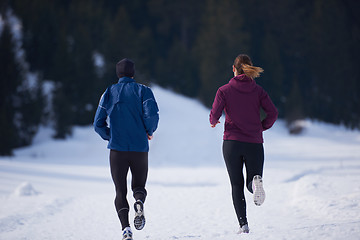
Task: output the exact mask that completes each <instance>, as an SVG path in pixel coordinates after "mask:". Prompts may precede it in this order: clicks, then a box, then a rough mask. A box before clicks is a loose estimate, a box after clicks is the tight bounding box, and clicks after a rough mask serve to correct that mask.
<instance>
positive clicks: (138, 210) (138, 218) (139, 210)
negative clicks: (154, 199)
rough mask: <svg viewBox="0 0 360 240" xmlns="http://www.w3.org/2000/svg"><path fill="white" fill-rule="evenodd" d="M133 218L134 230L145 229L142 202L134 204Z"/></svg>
mask: <svg viewBox="0 0 360 240" xmlns="http://www.w3.org/2000/svg"><path fill="white" fill-rule="evenodd" d="M134 209H135V218H134V226H135V229H136V230H141V229H143V228H144V227H145V216H144V205H143V203H142V202H135V204H134Z"/></svg>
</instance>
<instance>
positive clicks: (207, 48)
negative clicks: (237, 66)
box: [194, 0, 249, 106]
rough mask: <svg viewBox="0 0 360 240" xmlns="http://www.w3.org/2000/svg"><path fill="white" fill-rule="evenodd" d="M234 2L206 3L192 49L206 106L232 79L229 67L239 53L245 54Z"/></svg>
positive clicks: (245, 39) (243, 34)
mask: <svg viewBox="0 0 360 240" xmlns="http://www.w3.org/2000/svg"><path fill="white" fill-rule="evenodd" d="M234 9H235V10H234ZM237 10H240V4H239V3H238V1H235V0H224V1H215V0H208V1H207V5H206V9H205V11H204V14H203V21H202V25H201V27H200V29H201V30H200V32H199V35H198V38H197V42H196V46H195V48H194V51H195V54H196V56H197V60H198V68H199V77H200V80H201V89H200V98H201V99H202V100H203V102H204V103H205V104H206V105H208V106H209V105H210V104H211V103H212V101H213V99H214V96H215V93H216V89H217V88H218V87H220V86H221V85H223V84H225V83H227V82H228V81H229V79H230V78H231V77H232V76H233V73H232V64H233V62H234V59H235V58H236V56H237V55H238V54H240V53H247V51H248V49H249V46H248V38H249V36H248V34H247V33H246V32H244V31H243V19H242V17H241V15H240V14H239V13H238V11H237Z"/></svg>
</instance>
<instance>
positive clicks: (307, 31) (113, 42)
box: [1, 0, 360, 139]
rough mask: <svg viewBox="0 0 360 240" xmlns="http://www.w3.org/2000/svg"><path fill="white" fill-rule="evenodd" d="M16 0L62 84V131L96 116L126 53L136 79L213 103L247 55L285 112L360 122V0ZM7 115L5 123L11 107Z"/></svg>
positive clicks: (38, 58) (49, 76) (36, 47)
mask: <svg viewBox="0 0 360 240" xmlns="http://www.w3.org/2000/svg"><path fill="white" fill-rule="evenodd" d="M9 3H10V4H11V6H10V7H11V8H12V9H13V10H14V13H15V14H16V15H17V16H18V17H19V18H20V19H21V21H22V30H23V40H22V41H23V48H24V50H25V53H26V62H28V63H29V67H30V70H31V71H38V72H41V73H42V75H43V77H44V79H46V80H50V81H52V82H53V83H54V86H55V91H54V96H53V98H52V99H53V102H52V106H53V111H54V112H53V114H52V116H53V117H54V119H52V120H53V122H54V123H55V128H56V137H58V138H64V137H66V136H67V135H69V134H71V127H72V126H73V125H86V124H90V123H91V122H92V120H93V115H94V112H95V110H96V107H97V103H98V100H99V97H100V95H101V93H102V92H103V91H104V90H105V88H106V86H108V85H109V84H112V83H115V82H116V81H117V77H116V75H115V64H116V62H117V61H119V60H120V59H122V58H124V57H128V58H131V59H133V60H134V61H135V63H136V76H135V77H136V80H137V81H140V82H142V83H149V82H154V83H157V84H160V85H161V86H164V87H168V88H171V89H173V90H175V91H177V92H180V93H183V94H186V95H188V96H191V97H196V98H199V99H200V100H201V101H202V102H203V103H204V104H205V105H206V106H211V103H212V101H213V99H214V95H215V92H216V90H217V89H218V87H220V86H221V85H223V84H225V83H227V82H228V81H229V79H230V78H231V77H232V74H233V73H232V64H233V61H234V59H235V57H236V56H237V55H238V54H240V53H246V54H248V55H250V56H251V58H252V60H253V62H254V65H256V66H259V67H262V68H264V70H265V71H264V73H263V74H262V76H261V77H260V78H259V79H257V81H258V83H259V84H260V85H261V86H263V87H264V88H265V90H266V91H267V92H268V93H269V95H270V96H271V97H272V99H273V101H274V103H275V104H276V106H277V107H278V109H279V112H280V117H283V118H286V119H294V118H295V119H296V118H300V117H307V118H315V119H319V120H323V121H327V122H333V123H342V124H344V125H346V126H348V127H352V128H360V112H359V111H358V110H357V109H358V108H359V107H358V106H359V104H360V94H359V92H360V84H359V82H360V81H359V80H360V79H359V78H360V68H359V67H358V65H359V62H360V45H359V42H360V17H359V16H360V15H359V14H358V13H357V9H359V8H360V2H359V1H351V0H344V1H337V0H326V1H325V0H314V1H300V0H287V1H284V0H273V1H261V0H243V1H237V0H222V1H219V0H199V1H191V0H182V1H178V0H174V1H166V0H148V1H142V0H132V1H125V0H121V1H117V0H78V1H71V0H54V1H47V0H13V1H9ZM1 9H4V6H2V8H1ZM3 35H4V34H3ZM3 37H4V36H3ZM2 44H4V43H2ZM95 53H96V54H99V55H100V56H102V58H103V65H102V66H100V70H99V67H96V66H94V54H95ZM2 54H5V52H4V53H2ZM5 58H6V57H5ZM9 62H10V61H9ZM8 64H9V63H8ZM13 79H19V80H17V81H20V82H21V81H22V80H21V77H19V76H14V77H13ZM2 81H3V80H2ZM20 82H19V83H18V84H20ZM6 84H7V85H9V86H10V85H11V84H15V82H12V83H11V84H10V83H6ZM2 89H3V88H2ZM4 89H5V88H4ZM7 89H8V90H6V91H10V90H9V88H7ZM4 91H5V90H4ZM160 108H161V106H160ZM2 111H3V110H2ZM7 111H9V112H11V111H14V110H13V109H10V110H7ZM1 116H2V118H3V119H2V120H1V121H5V122H6V121H7V118H8V117H5V116H11V114H10V115H9V113H8V114H3V113H2V115H1ZM13 138H14V139H16V138H17V136H16V135H14V137H13Z"/></svg>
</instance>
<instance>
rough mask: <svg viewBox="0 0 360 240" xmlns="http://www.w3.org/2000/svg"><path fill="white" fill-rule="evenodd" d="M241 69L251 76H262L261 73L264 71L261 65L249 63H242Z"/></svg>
mask: <svg viewBox="0 0 360 240" xmlns="http://www.w3.org/2000/svg"><path fill="white" fill-rule="evenodd" d="M241 70H242V71H243V73H244V74H245V75H246V76H248V77H249V78H252V79H254V78H257V77H259V76H260V73H262V72H264V70H263V69H262V68H261V67H255V66H250V65H248V64H242V66H241Z"/></svg>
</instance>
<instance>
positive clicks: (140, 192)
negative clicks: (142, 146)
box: [110, 150, 148, 229]
mask: <svg viewBox="0 0 360 240" xmlns="http://www.w3.org/2000/svg"><path fill="white" fill-rule="evenodd" d="M129 168H130V171H131V175H132V179H131V189H132V191H133V196H134V198H135V200H141V201H142V202H145V198H146V195H147V192H146V189H145V184H146V179H147V174H148V153H147V152H119V151H115V150H110V169H111V176H112V179H113V181H114V184H115V190H116V197H115V208H116V212H117V213H118V216H119V219H120V222H121V225H122V229H124V228H126V227H129V226H130V224H129V203H128V201H127V199H126V194H127V174H128V171H129Z"/></svg>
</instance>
